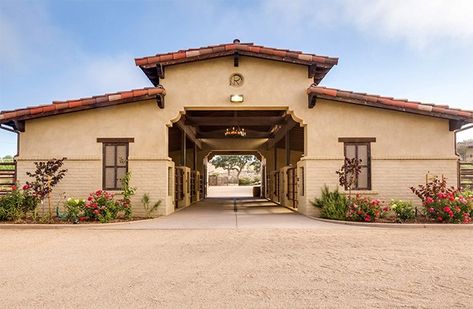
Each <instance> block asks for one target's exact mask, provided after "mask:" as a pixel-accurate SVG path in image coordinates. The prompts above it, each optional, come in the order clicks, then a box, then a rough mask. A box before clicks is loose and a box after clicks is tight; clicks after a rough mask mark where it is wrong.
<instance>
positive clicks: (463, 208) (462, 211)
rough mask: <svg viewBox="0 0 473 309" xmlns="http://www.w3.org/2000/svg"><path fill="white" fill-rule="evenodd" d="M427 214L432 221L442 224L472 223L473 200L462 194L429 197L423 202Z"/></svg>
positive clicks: (454, 192) (440, 194)
mask: <svg viewBox="0 0 473 309" xmlns="http://www.w3.org/2000/svg"><path fill="white" fill-rule="evenodd" d="M423 205H424V207H425V210H426V211H425V213H426V215H427V216H428V217H430V218H431V219H433V220H435V221H437V222H441V223H470V222H471V220H472V218H471V212H472V210H473V198H472V197H468V198H466V197H464V196H463V194H462V192H460V191H458V190H456V191H453V192H448V193H443V192H440V193H438V194H437V196H436V197H430V196H429V197H427V198H426V199H425V200H424V201H423Z"/></svg>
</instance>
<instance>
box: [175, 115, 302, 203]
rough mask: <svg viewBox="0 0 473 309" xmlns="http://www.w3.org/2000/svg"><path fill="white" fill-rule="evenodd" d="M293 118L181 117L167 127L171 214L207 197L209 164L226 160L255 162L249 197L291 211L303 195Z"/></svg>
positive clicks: (299, 132) (297, 130)
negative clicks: (238, 158) (251, 158)
mask: <svg viewBox="0 0 473 309" xmlns="http://www.w3.org/2000/svg"><path fill="white" fill-rule="evenodd" d="M294 118H295V117H293V116H292V115H291V113H290V112H288V110H287V109H281V108H271V109H260V110H242V109H238V110H228V109H223V110H220V109H215V110H209V109H206V110H186V111H185V113H182V115H181V116H180V118H179V119H177V120H176V121H174V122H173V123H172V126H171V127H169V136H168V155H169V158H171V160H172V161H173V162H174V173H173V174H174V186H173V187H174V188H173V189H174V200H175V208H182V207H186V206H189V205H191V204H192V203H194V202H196V201H199V200H202V199H204V198H206V197H209V186H210V185H211V183H210V182H211V181H214V180H212V177H211V175H210V174H209V162H210V161H211V160H212V159H213V158H215V156H228V155H231V156H245V155H248V156H255V157H256V158H257V159H258V160H259V162H260V166H259V171H258V173H259V175H260V176H259V179H260V181H259V182H258V185H257V184H256V183H254V184H255V186H258V187H259V189H256V190H257V191H258V193H257V194H255V195H257V197H259V198H265V199H268V200H271V201H274V202H276V203H278V204H281V205H283V206H286V207H291V208H297V205H298V197H299V196H301V195H303V194H304V171H303V168H302V167H298V163H299V162H301V159H302V158H303V156H304V151H305V144H306V142H305V132H304V130H305V127H304V126H302V124H301V123H300V122H298V121H296V120H295V119H294ZM229 132H230V133H229ZM229 176H231V175H229ZM211 195H212V194H210V196H211ZM252 195H253V193H252ZM231 197H232V196H231V193H230V194H229V196H228V198H231Z"/></svg>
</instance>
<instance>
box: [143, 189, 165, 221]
mask: <svg viewBox="0 0 473 309" xmlns="http://www.w3.org/2000/svg"><path fill="white" fill-rule="evenodd" d="M141 203H142V204H143V208H144V209H145V212H146V217H147V218H152V217H153V212H155V211H156V210H157V209H158V207H159V206H160V205H161V200H159V201H157V202H156V203H154V204H153V205H152V206H150V203H151V200H150V198H149V194H148V193H145V194H143V197H142V198H141Z"/></svg>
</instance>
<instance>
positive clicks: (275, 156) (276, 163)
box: [274, 144, 278, 171]
mask: <svg viewBox="0 0 473 309" xmlns="http://www.w3.org/2000/svg"><path fill="white" fill-rule="evenodd" d="M274 170H275V171H277V170H278V147H277V146H276V144H274Z"/></svg>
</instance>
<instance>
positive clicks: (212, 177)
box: [206, 151, 265, 198]
mask: <svg viewBox="0 0 473 309" xmlns="http://www.w3.org/2000/svg"><path fill="white" fill-rule="evenodd" d="M206 158H207V164H206V171H207V192H206V197H208V198H215V197H216V198H228V197H262V193H261V187H262V179H263V177H262V168H261V167H262V165H263V162H264V160H265V159H264V158H263V157H262V155H261V154H260V153H259V152H258V151H212V152H210V153H209V155H208V156H207V157H206Z"/></svg>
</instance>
